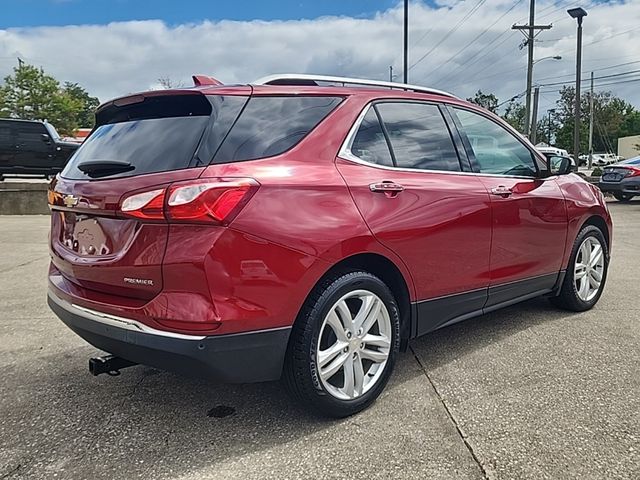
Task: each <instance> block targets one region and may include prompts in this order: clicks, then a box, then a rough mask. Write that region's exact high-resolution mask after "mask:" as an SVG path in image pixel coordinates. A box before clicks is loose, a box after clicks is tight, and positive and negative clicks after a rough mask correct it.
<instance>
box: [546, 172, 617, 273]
mask: <svg viewBox="0 0 640 480" xmlns="http://www.w3.org/2000/svg"><path fill="white" fill-rule="evenodd" d="M557 182H558V185H559V186H560V189H561V190H562V194H563V195H564V197H565V200H566V205H567V215H568V219H569V226H568V234H567V242H566V245H565V251H564V258H563V261H562V266H563V268H567V265H568V263H569V257H570V256H571V249H572V247H573V242H574V241H575V239H576V237H577V236H578V233H579V232H580V229H581V228H582V227H583V225H584V224H585V222H587V220H589V219H590V218H591V217H594V216H597V217H601V218H602V219H603V220H604V222H605V223H606V225H607V229H608V232H606V236H608V238H607V240H608V243H609V251H611V241H612V238H613V236H612V232H613V223H612V221H611V215H610V214H609V209H608V208H607V204H606V202H605V199H604V195H603V194H602V192H601V191H600V190H599V189H598V188H597V187H596V186H594V185H591V184H590V183H588V182H586V181H585V180H583V179H582V178H581V177H580V176H578V175H575V174H573V173H571V174H569V175H561V176H559V177H558V178H557Z"/></svg>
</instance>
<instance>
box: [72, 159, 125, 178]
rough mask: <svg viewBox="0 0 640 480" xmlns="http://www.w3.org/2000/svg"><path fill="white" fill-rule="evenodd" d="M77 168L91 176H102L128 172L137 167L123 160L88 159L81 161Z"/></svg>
mask: <svg viewBox="0 0 640 480" xmlns="http://www.w3.org/2000/svg"><path fill="white" fill-rule="evenodd" d="M76 168H77V169H78V170H80V171H81V172H83V173H86V174H87V175H89V176H90V177H100V176H105V175H111V174H113V173H121V172H128V171H130V170H133V169H134V168H136V167H135V166H133V165H131V163H129V162H124V161H122V160H87V161H86V162H80V163H79V164H78V165H76Z"/></svg>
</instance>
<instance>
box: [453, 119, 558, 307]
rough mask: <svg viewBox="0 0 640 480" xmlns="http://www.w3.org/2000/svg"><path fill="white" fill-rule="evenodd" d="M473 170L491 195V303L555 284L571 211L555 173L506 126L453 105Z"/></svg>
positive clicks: (491, 304)
mask: <svg viewBox="0 0 640 480" xmlns="http://www.w3.org/2000/svg"><path fill="white" fill-rule="evenodd" d="M452 111H453V113H454V114H455V115H456V118H457V122H458V126H459V128H460V131H461V133H462V137H463V141H464V142H465V144H466V146H467V149H468V153H469V156H470V159H471V163H472V166H473V168H474V170H475V171H476V172H477V173H478V177H477V178H478V179H479V180H480V181H481V182H482V183H483V184H484V186H485V188H486V190H487V192H488V193H489V196H490V198H491V212H492V219H493V221H492V224H493V229H492V232H493V239H492V244H491V288H490V290H489V299H488V301H487V307H491V306H494V305H498V304H500V303H502V302H505V301H509V300H511V299H513V298H516V297H520V296H524V295H529V294H534V293H539V292H541V291H544V290H547V289H550V288H552V287H553V286H554V284H555V282H556V279H557V276H558V272H559V270H560V268H561V266H562V258H563V254H564V249H565V242H566V240H567V228H568V223H567V222H568V220H567V211H566V205H565V200H564V196H563V195H562V192H561V190H560V187H559V186H558V184H557V182H556V181H555V177H549V178H543V175H542V170H541V169H542V168H544V167H545V165H544V163H543V162H542V161H540V160H538V159H537V158H536V157H535V156H534V154H533V152H532V151H531V150H530V149H529V148H527V146H526V145H525V144H524V143H523V142H522V141H521V140H520V139H519V138H517V137H516V135H515V134H513V133H512V132H510V131H508V130H507V129H506V128H504V127H503V126H502V125H500V124H498V123H497V122H496V121H494V120H493V119H491V118H489V117H488V116H485V115H483V114H480V113H478V112H475V111H471V110H467V109H464V108H458V107H456V108H453V109H452Z"/></svg>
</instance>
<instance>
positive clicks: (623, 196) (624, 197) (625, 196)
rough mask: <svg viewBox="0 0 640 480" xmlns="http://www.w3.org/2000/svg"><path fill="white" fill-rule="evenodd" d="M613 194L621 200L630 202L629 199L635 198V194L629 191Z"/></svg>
mask: <svg viewBox="0 0 640 480" xmlns="http://www.w3.org/2000/svg"><path fill="white" fill-rule="evenodd" d="M613 196H614V197H615V198H616V200H618V201H619V202H628V201H629V200H631V199H632V198H633V195H630V194H628V193H614V194H613Z"/></svg>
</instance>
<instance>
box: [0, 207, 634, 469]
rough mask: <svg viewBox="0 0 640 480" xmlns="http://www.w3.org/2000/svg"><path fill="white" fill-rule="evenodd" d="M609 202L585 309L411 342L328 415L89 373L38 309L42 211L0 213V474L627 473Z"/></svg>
mask: <svg viewBox="0 0 640 480" xmlns="http://www.w3.org/2000/svg"><path fill="white" fill-rule="evenodd" d="M610 207H611V210H612V214H613V217H614V223H615V230H614V244H613V249H612V250H613V260H612V263H611V270H610V273H609V279H608V282H607V286H606V290H605V292H604V295H603V297H602V299H601V301H600V303H599V304H598V305H597V306H596V308H595V309H593V310H592V311H590V312H587V313H583V314H571V313H567V312H561V311H557V310H555V309H554V308H552V307H551V306H550V305H549V304H548V303H547V302H546V301H545V300H542V299H541V300H534V301H530V302H527V303H524V304H520V305H517V306H513V307H510V308H508V309H506V310H502V311H500V312H496V313H493V314H490V315H486V316H484V317H481V318H478V319H474V320H470V321H467V322H464V323H461V324H457V325H454V326H452V327H449V328H446V329H443V330H441V331H438V332H436V333H434V334H431V335H429V336H427V337H424V338H421V339H418V340H416V341H413V342H412V344H411V349H410V351H409V352H407V353H405V354H403V355H402V357H401V361H400V362H399V364H398V365H397V368H396V372H395V374H394V376H393V379H392V381H391V383H390V385H389V386H388V388H387V389H386V391H385V393H384V394H383V396H382V397H381V398H380V399H379V400H378V401H377V402H376V404H375V405H374V406H373V407H372V408H370V409H369V410H368V411H366V412H364V413H362V414H360V415H357V416H355V417H352V418H349V419H345V420H341V421H327V420H323V419H319V418H316V417H314V416H311V415H309V414H307V413H305V412H304V411H303V410H301V409H300V408H298V407H297V406H296V405H294V404H292V403H291V402H290V400H289V399H288V397H287V396H286V395H285V393H284V391H283V390H282V389H281V387H280V385H279V384H278V383H267V384H258V385H236V386H230V385H214V384H211V383H208V382H206V381H203V380H195V379H188V378H181V377H179V376H176V375H172V374H169V373H165V372H161V371H157V370H154V369H151V368H146V367H139V366H138V367H133V368H130V369H127V370H124V371H123V372H122V375H121V376H119V377H109V376H106V375H103V376H100V377H92V376H91V375H90V374H89V373H88V369H87V360H88V358H89V357H90V356H94V355H96V354H97V353H98V352H97V351H96V350H95V349H94V348H93V347H91V346H89V345H87V344H85V343H84V342H83V341H82V340H81V339H80V338H79V337H77V336H75V334H73V333H72V332H71V331H70V330H68V329H67V328H66V327H65V326H64V325H63V324H62V323H61V322H60V321H59V320H57V319H56V318H55V317H54V315H53V314H52V313H51V312H50V311H49V309H48V307H47V305H46V301H45V294H46V271H47V264H48V253H47V246H46V240H47V230H48V217H46V216H23V217H18V216H5V217H0V245H1V246H2V248H0V365H1V367H2V369H1V375H2V378H1V380H0V385H1V387H0V479H3V480H4V479H16V478H24V479H27V478H28V479H40V478H47V479H50V478H74V479H80V478H86V479H112V478H123V479H129V478H145V479H151V478H153V479H161V478H179V479H207V478H242V479H244V480H248V479H252V478H261V479H262V478H385V479H388V478H422V479H426V478H428V479H438V478H442V479H445V478H446V479H483V478H492V479H493V478H499V479H513V478H517V479H523V478H531V479H543V478H549V479H561V478H583V479H612V478H628V479H632V478H633V479H638V478H640V315H639V313H640V306H639V300H640V268H638V267H639V266H640V199H638V200H636V201H634V202H631V203H629V204H620V203H616V202H612V203H611V204H610Z"/></svg>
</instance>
